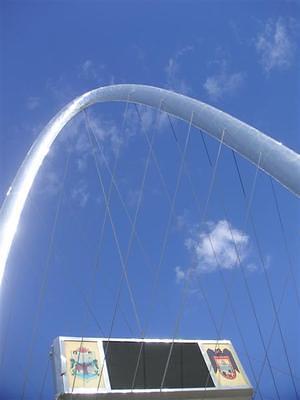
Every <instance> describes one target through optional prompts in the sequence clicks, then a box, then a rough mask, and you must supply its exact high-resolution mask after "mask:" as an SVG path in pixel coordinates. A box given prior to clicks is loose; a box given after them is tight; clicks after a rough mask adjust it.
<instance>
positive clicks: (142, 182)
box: [97, 118, 158, 390]
mask: <svg viewBox="0 0 300 400" xmlns="http://www.w3.org/2000/svg"><path fill="white" fill-rule="evenodd" d="M157 121H158V118H157ZM155 132H156V130H154V133H153V135H152V138H151V145H150V148H149V150H148V155H147V158H146V162H145V167H144V172H143V176H142V180H141V184H140V188H139V198H138V202H137V207H136V210H135V215H134V218H133V223H132V226H131V232H130V238H129V242H128V246H127V254H126V260H125V267H126V269H127V268H128V261H129V256H130V251H131V247H132V243H133V238H134V235H135V232H136V223H137V219H138V215H139V212H140V207H141V203H142V198H143V192H144V186H145V182H146V177H147V173H148V168H149V164H150V160H151V151H152V147H153V143H154V138H155ZM100 151H101V150H100ZM101 153H102V151H101ZM102 155H103V153H102ZM123 281H124V273H122V277H121V281H120V284H119V289H118V294H117V300H116V303H115V308H114V313H113V318H112V321H111V328H110V333H109V337H108V340H107V343H106V346H105V350H104V360H103V363H102V368H101V374H100V378H99V382H98V387H97V390H98V389H99V384H100V381H101V376H102V373H103V368H104V363H105V361H106V356H107V352H108V346H109V342H110V338H111V334H112V329H113V325H114V321H115V317H116V312H117V308H118V306H119V302H120V298H121V292H122V287H123Z"/></svg>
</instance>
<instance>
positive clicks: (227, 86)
mask: <svg viewBox="0 0 300 400" xmlns="http://www.w3.org/2000/svg"><path fill="white" fill-rule="evenodd" d="M218 52H220V51H219V50H217V53H218ZM221 53H222V52H221ZM210 65H213V66H214V68H216V72H214V73H212V74H211V75H209V76H208V77H207V78H206V80H205V82H204V84H203V87H204V89H205V90H206V92H207V94H208V96H209V97H210V98H211V99H212V100H220V99H221V98H223V97H224V96H227V95H233V94H235V93H236V92H237V91H238V90H239V89H240V88H241V87H242V86H243V84H244V81H245V77H246V75H245V73H244V72H241V71H239V72H238V71H230V68H229V62H228V57H226V56H224V55H222V54H221V56H218V57H217V59H216V60H214V61H213V62H212V63H210Z"/></svg>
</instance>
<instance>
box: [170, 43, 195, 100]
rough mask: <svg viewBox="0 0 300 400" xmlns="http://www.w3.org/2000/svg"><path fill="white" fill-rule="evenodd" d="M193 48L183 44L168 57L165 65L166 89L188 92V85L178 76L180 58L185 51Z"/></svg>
mask: <svg viewBox="0 0 300 400" xmlns="http://www.w3.org/2000/svg"><path fill="white" fill-rule="evenodd" d="M193 50H194V48H193V46H185V47H183V48H181V49H180V50H178V51H177V52H176V53H175V54H174V55H173V56H172V57H170V58H169V59H168V63H167V65H166V67H165V72H166V78H167V88H168V89H172V90H176V91H178V92H179V93H182V94H187V93H189V92H190V87H189V86H188V84H187V83H186V81H185V79H183V78H182V77H181V76H180V59H181V58H182V57H183V56H184V55H185V54H186V53H188V52H190V51H193Z"/></svg>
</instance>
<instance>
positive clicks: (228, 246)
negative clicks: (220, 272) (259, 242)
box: [175, 219, 256, 282]
mask: <svg viewBox="0 0 300 400" xmlns="http://www.w3.org/2000/svg"><path fill="white" fill-rule="evenodd" d="M249 241H250V239H249V236H248V235H247V234H246V233H245V232H243V231H242V230H240V229H237V228H235V227H234V226H233V225H232V224H231V223H230V222H229V221H227V220H225V219H224V220H219V221H218V222H209V223H207V225H206V227H205V228H204V229H202V230H200V228H199V227H196V228H193V229H192V230H190V232H189V237H187V238H186V240H185V247H186V249H187V251H188V253H189V256H190V259H191V264H192V266H191V267H189V268H188V269H186V270H184V269H182V268H181V267H178V266H177V267H176V268H175V273H176V280H177V282H178V281H180V280H183V279H184V278H186V277H191V276H195V275H198V274H200V273H208V272H213V271H215V270H217V269H218V268H221V269H224V270H233V269H235V268H238V267H239V266H240V262H244V261H246V259H247V258H248V256H249ZM247 264H248V265H249V268H248V270H249V271H254V270H255V269H256V267H255V265H254V264H250V263H248V262H247Z"/></svg>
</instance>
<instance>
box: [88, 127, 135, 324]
mask: <svg viewBox="0 0 300 400" xmlns="http://www.w3.org/2000/svg"><path fill="white" fill-rule="evenodd" d="M88 134H89V139H90V144H91V146H92V148H93V157H94V160H95V166H96V171H97V175H98V179H99V183H100V186H101V190H102V194H103V198H104V202H105V207H106V208H107V213H108V217H109V220H110V224H111V228H112V233H113V237H114V240H115V244H116V248H117V252H118V256H119V259H120V264H121V268H122V270H123V271H124V275H125V280H126V284H127V288H128V293H129V298H130V302H131V304H132V308H133V312H134V316H135V319H136V323H137V326H138V329H139V330H141V322H140V318H139V316H138V312H137V306H136V302H135V300H134V296H133V292H132V288H131V285H130V282H129V278H128V274H127V271H126V268H125V261H124V257H123V254H122V251H121V247H120V243H119V239H118V235H117V231H116V227H115V224H114V221H113V218H112V215H111V211H110V207H109V204H108V199H107V195H106V193H105V187H104V184H103V179H102V174H101V171H100V168H99V165H98V161H97V157H96V152H95V149H94V146H93V140H92V135H93V133H92V131H91V127H90V126H89V125H88Z"/></svg>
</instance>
